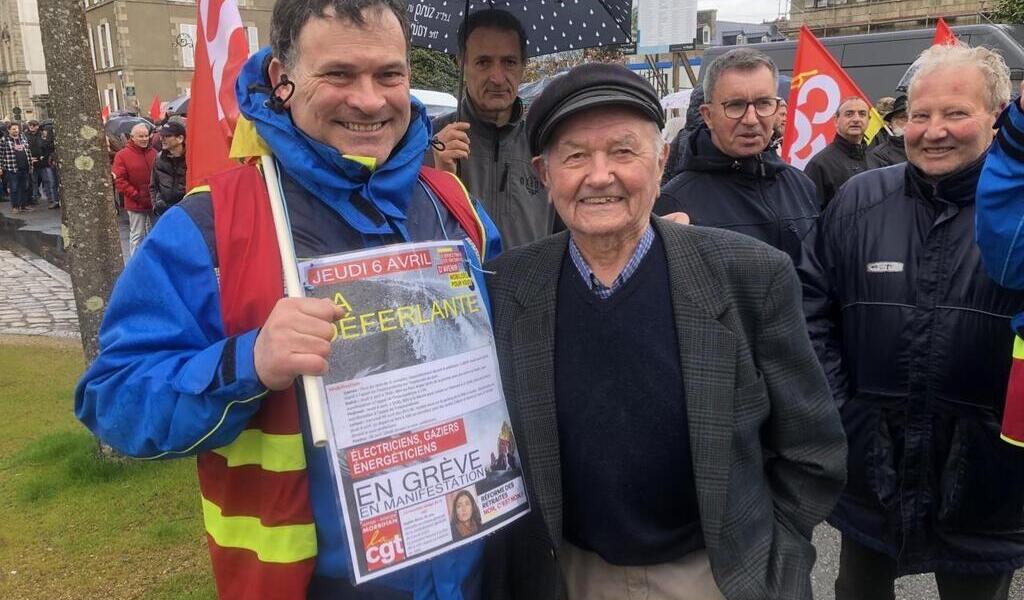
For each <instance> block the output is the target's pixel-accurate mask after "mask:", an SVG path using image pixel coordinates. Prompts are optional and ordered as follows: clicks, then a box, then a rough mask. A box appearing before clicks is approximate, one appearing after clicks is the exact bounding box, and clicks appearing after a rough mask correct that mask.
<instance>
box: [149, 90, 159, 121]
mask: <svg viewBox="0 0 1024 600" xmlns="http://www.w3.org/2000/svg"><path fill="white" fill-rule="evenodd" d="M160 116H161V115H160V95H159V94H157V95H155V96H153V101H152V102H150V104H149V120H150V121H152V122H154V123H158V122H159V121H160Z"/></svg>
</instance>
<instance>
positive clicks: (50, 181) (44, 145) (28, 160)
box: [0, 120, 60, 213]
mask: <svg viewBox="0 0 1024 600" xmlns="http://www.w3.org/2000/svg"><path fill="white" fill-rule="evenodd" d="M40 199H42V200H44V201H46V202H47V203H48V204H47V207H48V208H50V209H57V208H60V196H59V193H58V177H57V156H56V154H55V147H54V140H53V128H52V126H51V125H50V124H46V125H45V126H44V125H41V124H40V123H39V121H36V120H31V121H28V122H27V123H25V129H22V124H21V123H18V122H11V121H2V122H0V202H7V201H10V203H11V212H13V213H22V212H32V211H33V210H35V207H36V206H38V205H39V201H40Z"/></svg>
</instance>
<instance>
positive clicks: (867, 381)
mask: <svg viewBox="0 0 1024 600" xmlns="http://www.w3.org/2000/svg"><path fill="white" fill-rule="evenodd" d="M919 64H920V68H919V69H918V70H917V71H916V72H915V74H914V77H913V79H912V80H911V83H910V86H909V90H908V100H909V106H908V110H909V115H910V120H909V123H908V124H907V128H906V131H905V142H906V148H907V159H908V160H907V162H906V163H900V164H897V165H893V166H890V167H885V168H881V169H875V170H872V171H868V172H865V173H861V174H859V175H856V176H854V177H853V178H851V179H850V180H849V181H848V182H847V183H846V185H844V186H843V187H842V189H841V190H840V192H839V194H838V195H837V196H836V199H835V200H834V201H833V202H832V203H831V204H829V206H828V209H827V210H826V211H825V215H824V217H823V218H822V225H821V237H820V241H821V243H820V245H819V250H820V256H819V259H820V263H821V264H822V266H823V269H824V272H825V273H826V276H827V281H828V283H829V286H828V288H827V289H828V295H827V299H826V301H825V302H822V303H820V304H819V303H816V302H814V301H813V298H812V299H808V298H807V297H805V302H804V308H805V310H806V311H808V315H807V316H808V322H809V328H810V334H811V340H812V341H813V342H814V343H815V346H816V349H817V351H818V355H819V359H820V360H821V362H822V366H824V368H825V372H826V373H827V374H828V376H829V380H830V383H831V385H832V391H833V394H834V396H835V399H836V402H837V404H839V407H840V408H839V410H840V415H841V416H842V419H843V426H844V429H845V430H846V434H847V438H848V440H849V445H850V452H849V462H848V473H849V477H848V480H847V485H846V489H845V491H844V492H843V495H842V497H841V498H840V500H839V503H838V505H837V506H836V509H835V511H834V512H833V513H832V516H831V518H830V519H829V521H830V522H831V523H832V524H833V525H835V526H836V527H837V528H838V529H839V530H840V531H841V532H842V534H843V539H842V552H841V555H840V560H839V577H838V579H837V581H836V598H837V600H860V599H863V598H871V599H873V600H874V599H879V600H886V599H888V600H892V599H893V598H894V592H893V581H894V579H895V578H896V577H899V576H901V575H907V574H913V573H925V572H934V573H935V579H936V583H937V586H938V591H939V594H938V595H939V598H941V599H942V600H960V599H963V600H1005V599H1006V598H1007V597H1008V592H1009V587H1010V582H1011V580H1012V578H1013V573H1014V570H1015V569H1018V568H1020V567H1021V566H1022V565H1024V455H1022V454H1021V452H1020V450H1019V449H1017V448H1014V447H1013V446H1010V445H1009V444H1005V443H1003V442H1002V441H1000V439H999V428H1000V417H1001V413H1002V411H1003V397H1004V394H1005V391H1006V382H1007V375H1008V373H1009V370H1010V356H1009V348H1010V345H1011V343H1012V336H1011V332H1010V329H1009V324H1010V318H1011V315H1014V314H1016V313H1019V312H1020V311H1021V310H1022V309H1024V293H1022V292H1016V291H1012V290H1008V289H1006V288H1005V287H1002V286H1000V285H999V284H998V283H997V282H995V281H993V280H992V279H991V278H990V277H989V276H988V275H987V274H986V273H985V270H984V268H983V267H982V264H981V256H980V253H979V251H978V248H977V246H976V244H975V241H974V236H973V234H974V223H975V197H976V191H975V190H977V189H978V187H979V185H978V183H979V178H980V177H981V172H982V165H983V163H984V161H985V155H986V152H987V151H988V149H989V146H990V145H991V144H992V138H993V131H992V126H993V124H994V123H995V122H996V119H997V117H998V116H999V114H1000V112H1001V111H1002V110H1003V109H1004V108H1005V107H1006V105H1007V103H1008V100H1009V98H1010V78H1009V69H1008V68H1007V66H1006V63H1005V62H1004V61H1003V59H1002V58H1001V57H1000V56H999V55H998V54H996V53H995V52H992V51H991V50H988V49H986V48H983V47H978V48H967V47H964V46H934V47H932V48H930V49H928V50H926V51H925V52H924V53H923V54H922V57H921V59H920V60H919ZM805 296H806V295H805ZM822 313H823V314H825V315H827V316H828V317H830V319H820V318H814V317H815V316H820V315H821V314H822ZM825 323H828V326H827V327H825V328H820V327H819V326H821V325H822V324H825Z"/></svg>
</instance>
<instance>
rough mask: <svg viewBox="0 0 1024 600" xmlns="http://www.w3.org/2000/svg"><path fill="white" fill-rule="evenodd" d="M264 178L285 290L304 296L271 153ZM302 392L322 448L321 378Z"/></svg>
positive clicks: (263, 160)
mask: <svg viewBox="0 0 1024 600" xmlns="http://www.w3.org/2000/svg"><path fill="white" fill-rule="evenodd" d="M260 166H261V167H262V168H263V180H264V182H265V183H266V184H267V196H268V197H269V198H270V210H271V212H272V213H273V215H274V231H275V232H276V233H277V249H278V251H279V252H280V254H281V271H282V272H283V273H284V290H285V294H286V295H287V296H288V297H289V298H302V297H303V296H305V295H306V294H305V292H304V291H303V289H302V283H301V282H300V281H299V267H298V259H297V258H296V256H295V246H294V244H293V242H292V228H291V225H290V224H289V223H288V213H287V212H286V211H285V207H284V195H283V194H282V193H281V181H280V179H279V178H278V176H277V163H276V162H275V161H274V157H273V156H271V155H269V154H261V155H260ZM301 379H302V391H303V392H304V394H305V396H306V412H307V414H308V415H309V435H310V437H311V438H312V441H313V445H314V446H316V447H318V448H322V447H324V446H326V445H327V427H326V425H325V424H324V410H323V406H324V402H323V394H322V393H321V390H322V389H323V385H322V381H321V378H320V377H317V376H314V375H303V376H302V377H301Z"/></svg>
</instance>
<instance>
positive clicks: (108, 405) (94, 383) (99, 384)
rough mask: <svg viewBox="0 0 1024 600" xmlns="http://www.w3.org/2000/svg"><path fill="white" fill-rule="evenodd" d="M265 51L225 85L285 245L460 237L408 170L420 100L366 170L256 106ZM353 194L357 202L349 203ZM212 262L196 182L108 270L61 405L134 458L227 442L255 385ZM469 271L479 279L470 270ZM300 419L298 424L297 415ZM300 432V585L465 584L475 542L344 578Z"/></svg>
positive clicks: (424, 125) (325, 248) (250, 339)
mask: <svg viewBox="0 0 1024 600" xmlns="http://www.w3.org/2000/svg"><path fill="white" fill-rule="evenodd" d="M267 53H268V50H263V51H262V52H260V53H257V54H255V55H254V56H252V57H251V58H250V59H249V61H248V62H247V63H246V65H245V67H244V69H243V70H242V72H241V74H240V75H239V79H238V84H237V87H236V92H237V94H238V97H239V105H240V107H241V109H242V112H243V114H245V116H246V117H247V118H249V119H250V120H251V121H253V122H254V124H255V126H256V128H257V130H258V132H259V133H260V134H261V137H263V138H264V140H266V141H267V143H268V144H269V146H270V147H271V149H272V150H273V151H274V155H275V157H276V159H277V160H278V162H279V164H280V165H281V167H282V168H281V179H282V187H283V191H284V195H285V198H286V204H287V206H288V212H289V218H290V222H291V225H292V231H293V236H294V241H295V245H296V251H297V253H298V254H299V256H310V255H313V254H328V253H335V252H342V251H346V250H354V249H359V248H365V247H372V246H380V245H384V244H390V243H397V242H402V241H424V240H431V239H451V238H450V237H449V236H460V237H465V232H464V231H462V230H461V227H460V226H459V225H458V223H456V222H455V220H454V218H453V217H451V215H449V214H448V213H447V211H445V210H444V209H443V207H442V206H441V205H440V204H439V202H438V201H437V199H436V198H434V197H433V196H432V194H431V193H430V192H429V191H428V190H427V188H426V186H424V185H423V184H422V182H419V181H418V180H417V174H418V171H419V168H420V160H421V158H422V156H423V153H424V150H425V148H426V145H427V140H428V139H429V136H430V124H429V120H428V119H427V117H426V110H425V109H424V107H423V105H422V104H421V103H419V102H418V101H417V100H415V99H413V100H412V119H411V122H410V125H409V129H408V131H407V132H406V135H405V136H404V138H403V139H402V140H401V141H400V142H399V144H398V146H397V147H396V148H395V150H394V151H393V152H392V154H391V156H390V157H389V159H388V160H387V161H386V162H385V163H383V164H381V165H379V167H378V168H377V169H374V170H372V171H371V170H370V169H368V168H366V167H364V166H363V165H361V164H359V163H358V162H356V161H353V160H350V159H347V158H344V157H342V156H341V155H340V154H339V153H338V152H337V151H335V150H334V149H333V148H330V147H328V146H325V145H324V144H321V143H319V142H317V141H315V140H313V139H312V138H310V137H308V136H306V135H305V134H304V133H302V132H300V131H299V130H298V129H296V128H295V127H294V125H293V124H292V122H291V117H290V115H289V113H287V112H281V113H275V112H273V111H271V110H270V109H268V108H267V107H266V106H265V104H264V103H265V101H266V99H267V93H268V91H269V86H268V82H267V81H266V77H265V75H263V74H262V65H263V64H264V60H265V58H266V56H267ZM194 143H195V142H194ZM356 196H358V197H356ZM355 201H359V202H360V203H361V207H362V209H363V210H362V212H360V211H356V210H354V209H353V208H352V203H353V202H355ZM374 211H376V212H377V213H378V214H377V215H373V213H374ZM477 212H478V214H479V215H480V217H481V220H482V221H483V222H484V226H485V228H486V230H487V239H488V240H489V243H488V248H487V253H486V255H487V256H488V257H490V256H494V255H497V253H498V252H500V241H499V240H498V233H497V229H496V228H495V227H494V225H493V223H492V222H491V221H490V219H489V218H488V217H487V215H486V214H485V213H484V212H483V210H482V209H481V208H480V207H479V205H477ZM366 214H370V215H371V216H374V218H372V219H367V218H366V217H365V215H366ZM455 239H458V238H457V237H456V238H455ZM215 268H216V245H215V242H214V238H213V212H212V202H211V199H210V195H209V194H208V193H199V194H193V195H190V196H187V197H186V198H185V199H184V200H183V201H182V202H181V203H179V204H178V205H176V206H175V207H173V208H172V209H170V210H169V211H168V212H167V213H165V214H164V215H163V216H162V217H161V219H160V221H159V222H158V223H157V226H156V227H155V228H154V229H153V231H152V232H151V233H150V235H149V236H148V237H147V238H146V239H145V241H144V242H143V244H142V245H141V247H140V248H139V249H138V250H137V252H136V253H135V255H133V257H132V258H131V260H130V261H129V262H128V264H127V265H126V266H125V270H124V272H123V273H122V274H121V277H120V278H119V279H118V282H117V284H116V286H115V288H114V292H113V294H112V296H111V298H110V302H109V305H108V306H107V309H106V314H105V316H104V320H103V324H102V325H101V328H100V334H99V345H100V354H99V356H98V357H97V359H96V361H95V362H94V363H93V364H92V365H91V366H90V367H89V369H88V370H87V371H86V373H85V374H84V375H83V376H82V379H81V381H80V382H79V384H78V387H77V389H76V391H75V414H76V415H77V417H78V418H79V419H80V420H81V421H82V422H83V423H84V424H85V425H86V426H87V427H88V428H89V429H90V430H92V431H93V432H94V433H95V434H96V435H97V436H98V437H99V438H100V439H102V440H104V441H105V442H107V443H108V444H110V445H111V446H113V447H114V448H116V449H117V450H118V451H119V452H122V453H124V454H126V455H129V456H134V457H140V458H146V459H155V458H172V457H177V456H188V455H194V454H197V453H200V452H208V451H211V450H214V449H216V448H219V447H222V446H225V445H227V444H229V443H231V442H232V441H233V440H234V439H235V438H236V437H237V436H238V434H239V433H240V432H241V431H242V430H243V429H244V428H245V426H246V424H247V423H248V421H249V419H250V418H251V417H252V416H253V415H254V414H255V413H256V411H257V410H258V409H259V407H260V401H261V399H262V398H263V396H264V395H265V394H266V393H267V391H266V389H265V388H264V387H263V386H262V384H261V383H260V381H259V379H258V377H257V375H256V369H255V365H254V362H253V355H254V345H255V341H256V336H257V334H258V333H259V332H258V330H252V331H248V332H244V333H242V334H240V335H237V336H231V337H228V336H227V335H226V334H225V331H224V324H223V322H222V320H221V309H220V294H219V288H218V282H217V275H216V271H215ZM477 280H478V285H480V286H481V289H482V290H485V288H484V281H483V278H482V277H479V275H478V276H477ZM300 404H301V403H300ZM303 409H304V406H300V410H303ZM302 425H303V430H304V432H308V423H307V421H306V420H305V419H303V421H302ZM303 438H304V442H305V443H304V446H305V454H306V462H307V469H308V473H309V481H310V498H311V502H312V505H313V514H314V519H315V521H316V531H317V545H318V554H317V557H316V559H317V562H316V570H315V578H317V579H315V581H314V585H319V586H323V585H325V584H324V583H323V582H325V581H326V582H334V583H328V584H326V585H328V586H331V585H334V586H340V589H342V590H343V591H342V592H341V594H340V595H339V594H338V593H335V594H334V595H333V596H332V597H341V598H350V597H351V598H368V597H376V596H372V595H364V590H365V592H366V594H373V591H372V590H373V589H374V588H376V589H377V590H378V591H379V590H380V588H381V586H383V587H387V588H389V589H390V590H398V591H399V595H400V596H401V597H406V598H412V599H414V600H463V599H466V600H469V599H471V598H476V597H478V595H479V591H478V588H479V584H480V581H479V580H480V576H479V575H480V569H479V564H480V556H481V553H482V544H481V543H475V544H470V545H467V546H463V547H461V548H458V549H456V550H453V551H451V552H448V553H445V554H443V555H441V556H439V557H437V558H434V559H432V560H430V561H428V562H426V563H422V564H420V565H416V566H412V567H409V568H406V569H403V570H401V571H399V572H396V573H394V574H392V575H389V576H387V577H384V578H382V579H380V580H378V581H379V582H380V584H379V585H377V582H376V581H375V582H373V584H369V585H367V586H366V587H365V588H363V587H360V588H359V589H358V590H355V589H353V588H351V586H348V584H347V582H346V580H347V579H349V578H350V576H351V566H350V560H349V552H348V548H347V543H346V541H345V537H344V532H343V529H342V517H341V514H340V511H339V508H338V504H337V501H336V499H335V496H334V487H333V484H332V482H331V469H330V463H329V460H328V456H327V451H326V449H321V448H315V447H313V446H312V444H310V443H309V436H308V435H304V436H303ZM318 582H319V583H318ZM331 589H334V588H331ZM403 592H404V593H403ZM390 593H391V594H392V595H393V594H394V592H393V591H392V592H390ZM388 597H392V596H391V595H389V596H388Z"/></svg>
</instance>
